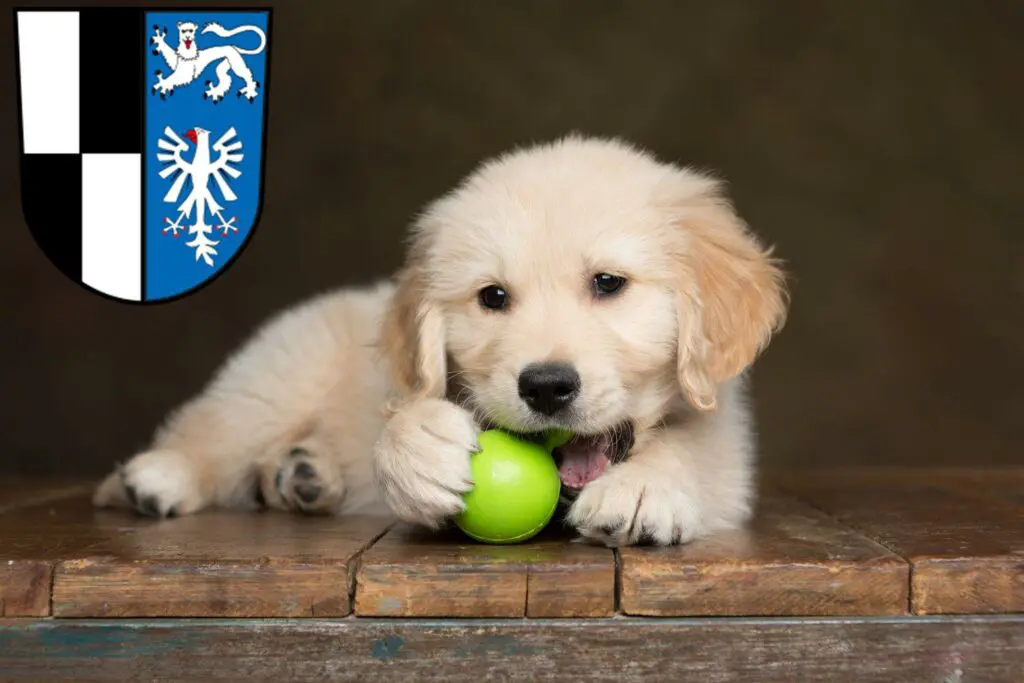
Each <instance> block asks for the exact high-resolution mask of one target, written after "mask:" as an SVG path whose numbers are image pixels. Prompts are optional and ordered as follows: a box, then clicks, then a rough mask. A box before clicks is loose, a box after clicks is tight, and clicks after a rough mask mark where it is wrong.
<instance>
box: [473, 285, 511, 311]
mask: <svg viewBox="0 0 1024 683" xmlns="http://www.w3.org/2000/svg"><path fill="white" fill-rule="evenodd" d="M479 296H480V305H481V306H483V307H484V308H489V309H491V310H492V311H500V310H501V309H503V308H506V307H507V306H508V292H506V291H505V290H504V289H502V288H501V287H498V286H497V285H491V286H489V287H484V288H483V289H481V290H480V295H479Z"/></svg>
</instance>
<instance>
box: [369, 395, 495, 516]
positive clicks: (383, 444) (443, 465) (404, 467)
mask: <svg viewBox="0 0 1024 683" xmlns="http://www.w3.org/2000/svg"><path fill="white" fill-rule="evenodd" d="M479 431H480V430H479V427H477V424H476V421H475V420H474V419H473V415H472V414H471V413H470V412H469V411H467V410H465V409H464V408H461V407H459V406H457V405H455V404H454V403H451V402H450V401H444V400H441V399H423V400H418V401H415V402H413V403H410V404H409V405H407V406H405V407H403V408H401V409H400V410H399V411H398V412H397V413H395V415H394V416H393V417H392V418H391V419H390V420H388V422H387V424H386V425H385V427H384V430H383V432H382V433H381V436H380V439H379V440H378V441H377V444H376V446H375V452H374V466H375V473H376V476H377V481H378V483H379V485H380V487H381V490H382V491H383V494H384V500H385V501H386V502H387V504H388V506H389V507H390V508H391V510H392V511H393V512H394V513H395V515H397V516H398V517H400V518H401V519H404V520H405V521H408V522H413V523H415V524H421V525H423V526H427V527H431V528H437V527H439V526H441V524H442V523H443V522H444V521H445V520H446V519H448V518H449V517H452V516H453V515H456V514H458V513H459V512H461V511H462V510H463V509H464V507H465V506H464V504H463V501H462V496H463V494H465V493H466V492H467V491H469V490H470V489H472V488H473V481H472V474H471V470H470V466H469V460H470V455H471V454H472V453H473V452H475V451H477V450H479V446H478V445H477V436H478V434H479Z"/></svg>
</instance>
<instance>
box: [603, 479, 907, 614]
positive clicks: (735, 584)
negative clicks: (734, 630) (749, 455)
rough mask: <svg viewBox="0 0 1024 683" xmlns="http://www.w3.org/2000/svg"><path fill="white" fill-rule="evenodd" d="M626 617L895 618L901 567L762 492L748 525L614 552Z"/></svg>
mask: <svg viewBox="0 0 1024 683" xmlns="http://www.w3.org/2000/svg"><path fill="white" fill-rule="evenodd" d="M619 556H620V565H621V570H620V571H621V583H622V588H621V592H622V595H621V601H622V611H623V612H625V613H626V614H632V615H649V616H696V615H709V616H710V615H716V616H717V615H730V616H742V615H755V616H769V615H771V616H815V615H823V616H824V615H895V614H904V613H905V612H906V609H907V590H908V583H909V581H908V574H909V568H908V566H907V564H906V562H904V561H903V560H901V559H900V558H899V557H897V556H896V555H894V554H893V553H891V552H889V551H888V550H886V549H885V548H883V547H882V546H880V545H878V544H877V543H875V542H873V541H871V540H868V539H867V538H865V537H863V536H862V535H860V534H858V533H855V532H853V531H851V530H850V529H847V528H844V527H842V526H841V525H839V524H836V523H835V522H834V521H832V520H831V519H829V518H828V517H827V516H826V515H823V514H821V513H819V512H817V511H816V510H814V509H812V508H811V507H809V506H808V505H805V504H803V503H800V502H798V501H796V500H793V499H792V498H788V497H785V496H782V495H779V494H778V493H772V492H766V493H765V494H764V495H763V496H762V497H761V500H760V501H759V506H758V511H757V514H756V515H755V518H754V521H753V522H752V524H751V525H750V526H749V527H748V528H747V529H744V530H739V531H733V532H727V533H722V534H717V535H713V536H710V537H708V538H705V539H701V540H698V541H695V542H693V543H691V544H689V545H684V546H677V547H672V548H653V547H632V548H622V549H620V550H619Z"/></svg>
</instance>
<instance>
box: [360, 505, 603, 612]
mask: <svg viewBox="0 0 1024 683" xmlns="http://www.w3.org/2000/svg"><path fill="white" fill-rule="evenodd" d="M614 610H615V556H614V554H613V553H612V551H610V550H608V549H606V548H596V547H591V546H586V545H582V544H576V543H570V542H569V541H568V539H567V537H565V536H563V535H561V534H559V532H558V531H551V532H547V531H546V532H545V534H544V535H542V536H540V537H538V538H537V539H535V540H533V541H530V542H528V543H525V544H521V545H511V546H491V545H484V544H477V543H473V542H471V541H468V540H467V539H466V538H465V537H463V536H460V535H459V533H458V532H456V531H452V532H449V533H442V534H437V535H435V534H431V533H429V532H424V531H422V530H418V529H415V528H413V527H410V526H408V525H403V526H400V527H396V528H395V529H392V530H391V531H390V532H388V534H387V535H386V536H384V537H383V538H382V539H381V540H380V541H379V542H378V543H376V544H375V545H374V546H373V548H371V549H370V550H369V551H367V552H366V553H365V554H364V555H363V557H362V559H361V561H360V564H359V569H358V571H357V572H356V599H355V613H356V614H357V615H360V616H378V617H384V616H386V617H523V616H527V617H600V616H608V615H611V614H612V613H613V612H614Z"/></svg>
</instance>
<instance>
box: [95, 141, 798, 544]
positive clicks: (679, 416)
mask: <svg viewBox="0 0 1024 683" xmlns="http://www.w3.org/2000/svg"><path fill="white" fill-rule="evenodd" d="M598 274H610V275H612V276H615V277H617V278H624V282H625V285H624V286H623V287H622V288H621V289H620V290H619V291H617V292H615V293H613V294H611V295H607V296H603V295H600V293H598V292H595V289H594V277H595V276H596V275H598ZM491 286H497V287H500V288H502V290H503V291H504V292H506V293H507V297H508V298H507V301H508V304H507V306H505V307H504V308H503V309H501V310H491V309H488V308H487V307H485V306H482V305H481V301H480V292H481V290H483V289H484V288H487V287H491ZM787 303H788V302H787V298H786V291H785V284H784V274H783V271H782V269H781V267H780V265H779V264H778V263H777V262H776V260H775V259H774V258H773V257H772V255H771V250H770V249H767V248H765V247H764V246H762V245H761V244H760V243H759V241H758V240H757V238H756V237H755V236H754V235H753V234H752V233H751V232H750V231H749V230H748V228H747V226H746V225H745V223H744V222H743V221H742V219H741V218H740V217H739V216H738V215H737V214H736V212H735V211H734V210H733V208H732V206H731V205H730V203H729V201H728V200H727V198H726V197H725V195H724V192H723V188H722V185H721V183H720V182H719V181H717V180H716V179H714V178H712V177H710V176H708V175H706V174H703V173H699V172H696V171H694V170H692V169H688V168H681V167H678V166H674V165H671V164H667V163H663V162H660V161H658V160H656V159H655V158H654V157H653V156H651V155H650V154H648V153H646V152H644V151H641V150H638V149H636V148H634V147H632V146H630V145H628V144H626V143H623V142H621V141H618V140H606V139H593V138H584V137H577V136H571V137H567V138H564V139H561V140H558V141H556V142H554V143H551V144H544V145H537V146H534V147H530V148H526V149H520V150H516V151H513V152H511V153H508V154H506V155H503V156H501V157H498V158H496V159H493V160H491V161H489V162H487V163H485V164H483V165H482V166H481V167H479V168H478V169H477V170H476V171H475V172H474V173H473V174H471V175H470V176H469V177H468V178H467V179H466V180H465V181H464V182H463V183H462V184H461V185H460V186H459V187H457V188H455V189H454V190H453V191H452V192H450V193H449V194H447V195H446V196H444V197H442V198H440V199H438V200H437V201H435V202H434V203H432V204H431V205H430V206H429V207H428V208H427V209H426V210H425V211H424V212H423V213H422V214H421V215H420V216H419V217H418V218H417V220H416V221H415V222H414V225H413V227H412V230H411V235H410V243H409V249H408V255H407V260H406V263H405V265H404V266H403V268H402V270H401V271H400V272H399V273H398V274H397V276H396V278H395V279H394V280H393V281H388V282H383V283H380V284H377V285H375V286H372V287H366V288H356V289H346V290H342V291H338V292H334V293H330V294H327V295H323V296H320V297H318V298H315V299H313V300H311V301H309V302H306V303H304V304H302V305H300V306H298V307H296V308H295V309H293V310H289V311H285V312H284V313H283V314H281V315H279V316H278V317H276V318H274V319H272V320H271V321H270V322H269V323H267V324H266V325H265V327H264V328H262V329H261V330H260V331H259V332H258V333H257V334H255V335H254V336H253V338H252V339H250V340H249V341H248V342H247V343H246V344H245V345H244V346H243V347H242V348H241V349H240V350H239V351H238V352H237V353H236V354H234V355H233V356H232V357H231V358H229V360H228V361H227V362H226V364H225V365H224V367H223V368H222V369H221V370H220V371H219V372H218V373H217V375H216V376H215V377H214V378H213V379H212V381H211V382H210V383H209V385H208V386H207V387H205V388H204V389H203V390H202V391H201V392H200V393H199V394H198V396H196V397H195V398H193V399H192V400H191V401H189V402H187V403H186V404H185V405H184V406H182V407H180V408H179V409H178V410H177V411H176V412H174V413H173V414H172V415H171V416H170V417H169V418H168V420H167V422H166V423H165V424H164V425H163V426H162V427H161V428H160V429H159V430H158V431H157V433H156V435H155V437H154V439H153V442H152V444H151V446H150V447H149V448H148V449H147V450H145V451H144V452H142V453H139V454H138V455H136V456H135V457H133V458H132V459H130V460H129V461H128V462H127V463H126V464H124V465H120V466H118V468H117V469H116V470H115V472H114V473H112V474H111V475H110V476H109V477H108V478H107V479H106V480H105V481H104V482H103V483H102V484H101V485H100V486H99V488H98V490H97V492H96V495H95V503H96V504H97V505H100V506H122V507H132V508H135V509H136V510H138V511H139V512H142V513H145V514H153V515H158V516H167V515H176V514H188V513H192V512H196V511H198V510H201V509H203V508H206V507H210V506H224V507H252V508H255V507H257V506H259V505H261V504H265V505H268V506H270V507H275V508H281V509H291V510H297V511H302V512H307V513H331V514H348V513H356V512H358V513H364V514H388V513H391V514H394V515H396V516H398V517H400V518H402V519H405V520H408V521H411V522H414V523H417V524H421V525H424V526H428V527H433V528H436V527H439V526H441V525H443V524H444V523H445V522H446V521H447V520H449V519H450V518H451V517H452V516H453V515H455V514H457V513H458V512H459V511H460V510H461V509H462V495H463V494H464V493H465V492H466V491H468V490H469V489H470V488H471V487H472V476H471V472H470V466H469V462H470V456H471V454H472V453H473V452H474V450H475V448H476V440H477V435H478V433H479V431H480V430H481V429H482V428H487V427H488V426H500V427H504V428H507V429H510V430H513V431H516V432H520V433H534V432H539V431H541V430H544V429H547V428H551V427H563V428H568V429H571V430H573V431H574V432H575V433H577V434H602V433H606V432H608V431H609V430H614V429H616V428H619V427H621V426H622V425H626V424H628V425H629V426H630V429H631V431H632V434H633V445H632V448H631V449H630V452H629V454H628V457H627V458H626V459H625V460H623V461H621V462H617V463H616V464H613V465H611V466H610V467H609V468H608V469H607V470H606V471H605V472H604V473H603V474H602V475H601V476H599V477H598V478H596V479H594V480H593V481H591V482H590V483H588V484H587V485H586V486H584V487H583V489H582V491H580V492H579V495H578V496H577V497H576V498H575V500H574V501H573V502H572V504H571V506H570V507H569V509H568V512H567V515H566V521H567V522H568V523H569V524H570V525H572V526H573V527H574V528H575V529H576V530H577V531H578V532H579V533H580V534H581V535H582V536H584V537H587V538H591V539H595V540H596V541H599V542H602V543H605V544H607V545H628V544H635V543H640V542H653V543H657V544H672V543H682V542H687V541H689V540H691V539H693V538H696V537H699V536H702V535H705V534H708V533H711V532H714V531H717V530H721V529H728V528H734V527H737V526H740V525H742V524H743V523H744V522H745V521H746V520H747V519H748V518H749V516H750V514H751V509H752V503H753V495H754V493H753V482H754V473H755V469H756V466H755V437H754V429H753V424H752V418H751V411H750V408H749V406H748V403H747V399H746V393H747V378H746V370H747V368H748V367H749V366H750V365H751V363H752V362H753V361H754V360H755V358H756V357H757V356H758V355H759V354H760V353H761V351H762V350H763V349H764V348H765V346H766V345H767V344H768V341H769V339H770V338H771V336H772V335H773V334H774V333H775V332H776V331H777V330H779V329H780V328H781V326H782V324H783V322H784V319H785V315H786V309H787ZM551 362H558V363H563V364H568V365H570V366H571V367H573V368H574V369H575V370H576V372H577V373H578V375H579V379H580V388H579V392H578V394H577V395H576V397H575V399H574V400H573V402H572V405H571V407H570V408H569V409H567V410H565V411H561V412H559V413H558V414H557V415H556V416H547V415H544V414H541V413H538V412H536V411H534V410H531V408H530V407H529V406H528V405H527V403H526V402H524V400H523V398H521V397H520V391H519V389H518V388H517V381H518V378H519V376H520V373H521V372H522V371H523V369H524V368H525V367H527V366H529V365H531V364H537V363H551Z"/></svg>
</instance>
